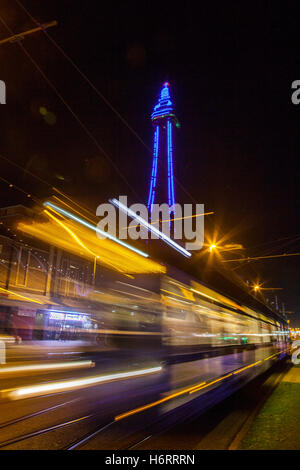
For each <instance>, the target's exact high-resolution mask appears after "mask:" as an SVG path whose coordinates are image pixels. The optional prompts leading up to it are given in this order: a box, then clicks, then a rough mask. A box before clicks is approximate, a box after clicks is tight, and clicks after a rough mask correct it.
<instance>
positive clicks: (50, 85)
mask: <svg viewBox="0 0 300 470" xmlns="http://www.w3.org/2000/svg"><path fill="white" fill-rule="evenodd" d="M0 21H1V23H2V24H3V25H4V27H5V28H6V29H7V31H9V33H10V34H14V31H13V30H12V29H11V28H10V27H9V26H8V24H7V23H6V22H5V20H4V19H3V18H2V16H0ZM17 44H18V46H19V47H20V48H21V49H22V51H23V52H24V54H25V55H26V56H27V58H28V59H29V60H30V62H31V63H32V64H33V65H34V67H35V68H36V69H37V70H38V72H39V73H40V74H41V75H42V77H43V78H44V80H45V81H46V82H47V84H48V85H49V87H50V88H51V89H52V90H53V91H54V92H55V94H56V95H57V96H58V98H59V99H60V100H61V102H62V103H63V104H64V105H65V107H66V108H67V109H68V111H69V112H70V113H71V114H72V116H73V117H74V119H75V120H76V121H77V123H78V124H79V125H80V126H81V128H82V129H83V130H84V131H85V133H86V134H87V135H88V137H89V138H90V139H91V140H92V142H93V143H94V144H95V146H96V147H97V149H98V150H99V151H100V152H101V153H102V154H103V155H104V156H105V158H106V159H107V160H108V161H109V162H110V164H111V165H112V167H113V168H114V169H115V171H116V172H117V173H118V175H119V176H120V177H121V178H122V180H123V181H124V182H125V183H126V185H127V186H128V187H129V188H130V189H131V191H132V193H133V194H134V195H135V196H136V197H137V198H138V199H140V197H139V195H138V194H137V192H136V191H135V189H134V188H133V187H132V186H131V184H130V183H129V181H128V180H127V178H126V177H125V176H124V175H123V173H122V172H121V171H120V170H119V168H118V166H117V165H116V164H115V163H114V161H113V160H112V159H111V158H110V156H109V155H108V153H107V152H106V151H105V150H104V149H103V148H102V146H101V145H100V144H99V142H98V140H97V139H96V137H94V135H93V134H92V133H91V132H90V131H89V129H88V128H87V127H86V125H85V124H84V123H83V122H82V120H81V119H80V118H79V116H78V115H77V113H76V112H75V111H74V110H73V109H72V107H71V106H70V105H69V103H68V102H67V101H66V100H65V99H64V97H63V96H62V94H61V93H60V92H59V91H58V89H57V88H56V86H55V85H54V84H53V83H52V81H51V80H50V79H49V78H48V77H47V75H46V74H45V72H44V71H43V70H42V69H41V67H40V66H39V65H38V63H37V62H36V61H35V59H34V58H33V57H32V55H31V54H30V53H29V52H28V51H27V49H26V48H25V47H24V46H23V44H21V43H20V42H19V41H17Z"/></svg>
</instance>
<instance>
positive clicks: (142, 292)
mask: <svg viewBox="0 0 300 470" xmlns="http://www.w3.org/2000/svg"><path fill="white" fill-rule="evenodd" d="M84 308H85V312H84ZM262 310H263V311H261V310H258V309H254V308H253V307H249V306H247V305H244V304H243V303H241V302H238V301H236V300H234V299H231V298H230V297H228V296H225V295H223V294H220V293H219V292H217V291H216V290H213V289H211V288H209V287H207V286H205V285H204V284H202V283H200V282H198V281H197V280H195V279H193V278H192V277H189V276H187V275H186V274H183V273H180V272H178V271H177V272H176V275H174V273H173V272H171V273H168V274H166V275H164V274H160V275H145V276H135V278H133V279H126V278H124V277H123V278H121V277H117V276H116V277H113V276H109V279H103V282H102V286H101V289H100V288H97V289H90V290H89V291H88V293H87V294H86V295H85V297H84V301H83V302H82V305H81V312H78V313H77V318H76V313H73V314H72V312H71V314H70V312H69V313H68V312H67V313H65V312H64V311H63V310H62V312H60V313H59V312H57V311H56V310H55V309H53V308H50V309H49V310H48V312H47V314H48V320H47V321H46V322H44V324H43V335H44V338H50V337H51V338H54V337H56V338H58V339H68V338H69V339H87V340H90V341H92V342H94V344H95V345H99V346H101V348H102V347H105V346H113V347H116V348H125V349H131V350H132V351H134V350H136V351H137V352H139V351H141V350H142V351H143V352H144V353H147V352H149V354H151V351H152V353H153V352H155V354H162V355H163V356H166V357H168V356H170V357H174V356H180V355H187V354H199V357H201V354H202V355H203V354H206V355H209V356H213V355H221V354H227V353H228V352H230V351H232V350H236V351H237V350H243V349H251V348H252V349H253V348H258V347H261V346H270V347H272V348H275V349H278V348H281V347H283V345H285V344H286V343H287V341H288V328H287V323H286V322H285V320H284V319H283V318H281V317H280V316H279V315H278V314H276V313H275V312H273V311H271V310H270V309H267V308H266V307H265V306H263V305H262ZM42 313H45V312H42V311H40V315H42ZM71 317H72V318H71ZM59 319H61V320H64V321H60V320H59ZM67 320H69V323H70V322H71V323H70V324H69V325H66V321H67ZM80 321H81V323H80ZM59 330H60V331H59ZM68 333H69V336H68Z"/></svg>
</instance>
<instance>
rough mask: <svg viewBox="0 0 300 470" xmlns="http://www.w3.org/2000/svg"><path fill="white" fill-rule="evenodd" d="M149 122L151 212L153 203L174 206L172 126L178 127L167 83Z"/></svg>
mask: <svg viewBox="0 0 300 470" xmlns="http://www.w3.org/2000/svg"><path fill="white" fill-rule="evenodd" d="M151 120H152V123H153V126H154V145H153V161H152V172H151V180H150V189H149V196H148V204H147V207H148V211H149V212H152V206H153V204H154V203H157V204H161V203H164V202H168V205H169V207H171V206H172V205H173V204H175V193H174V172H173V129H174V126H176V127H179V123H178V121H177V118H176V116H175V114H174V107H173V103H172V101H171V98H170V85H169V83H168V82H165V83H164V84H163V88H162V90H161V92H160V98H159V100H158V103H157V105H156V106H155V107H154V110H153V113H152V114H151ZM166 176H167V178H166ZM158 180H159V185H158ZM166 180H167V181H166ZM166 183H167V185H166ZM166 189H167V190H166Z"/></svg>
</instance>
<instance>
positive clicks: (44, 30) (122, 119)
mask: <svg viewBox="0 0 300 470" xmlns="http://www.w3.org/2000/svg"><path fill="white" fill-rule="evenodd" d="M15 2H16V3H17V5H18V6H19V7H20V8H21V9H22V10H23V11H24V12H25V13H26V15H27V16H28V17H29V18H30V19H31V21H33V22H34V23H35V24H36V25H37V26H41V24H40V23H39V22H38V21H37V20H36V19H35V18H34V17H33V16H32V15H31V13H30V12H29V11H28V10H27V8H26V7H25V6H24V5H23V4H22V3H21V2H20V1H19V0H15ZM42 31H43V33H44V34H45V36H47V38H48V39H49V41H50V42H51V43H52V44H53V45H54V46H55V47H56V49H57V50H58V51H59V52H60V53H61V54H62V55H63V56H64V58H65V59H66V60H67V61H68V62H69V63H70V64H71V65H72V66H73V67H74V68H75V70H76V71H77V72H78V73H79V75H80V76H81V77H82V78H83V79H84V80H85V81H86V82H87V83H88V84H89V86H90V87H91V88H92V89H93V90H94V91H95V93H96V94H97V95H98V96H99V97H100V98H101V99H102V100H103V101H104V103H105V104H106V105H107V106H108V107H109V108H110V110H111V111H112V112H113V113H115V115H116V116H117V117H118V118H119V119H120V120H121V121H122V123H123V124H124V125H125V126H126V127H127V129H128V130H129V131H130V132H131V133H132V134H133V135H134V136H135V137H136V138H137V139H138V140H139V142H140V143H141V144H142V145H143V146H144V147H145V148H146V149H147V150H148V152H149V153H151V154H152V149H151V148H150V147H149V146H148V145H147V144H146V142H145V141H144V140H143V139H142V137H140V136H139V134H138V133H137V132H136V131H135V130H134V129H133V127H132V126H131V125H130V124H129V122H128V121H127V120H126V119H125V118H124V117H123V116H122V115H121V114H120V113H119V111H118V110H117V109H116V108H115V107H114V106H113V105H112V104H111V103H110V101H109V100H108V99H107V98H106V97H105V96H104V95H103V93H101V91H100V90H99V89H98V88H97V87H96V85H95V84H94V83H93V82H92V81H91V80H90V79H89V78H88V76H87V75H86V74H85V73H84V72H82V70H81V69H80V68H79V67H78V65H77V64H76V63H75V62H74V61H73V59H71V57H70V56H69V55H68V54H67V53H66V52H65V51H64V49H63V48H62V47H61V46H60V45H59V44H58V43H57V42H56V41H55V39H53V38H52V36H50V34H49V33H48V31H46V29H45V28H42ZM174 178H175V181H176V183H177V184H178V186H179V187H180V189H181V190H182V191H183V192H184V193H185V194H186V195H187V196H188V197H189V198H190V199H191V200H192V201H193V202H194V203H195V204H196V199H195V198H194V197H193V196H192V195H191V193H190V192H189V191H188V190H187V189H186V188H185V187H184V186H183V185H182V184H181V183H180V181H179V180H178V178H177V177H176V176H174Z"/></svg>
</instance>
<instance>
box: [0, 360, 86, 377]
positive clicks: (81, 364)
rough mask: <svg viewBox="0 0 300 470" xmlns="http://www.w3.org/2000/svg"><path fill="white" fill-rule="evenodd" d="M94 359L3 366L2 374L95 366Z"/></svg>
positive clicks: (1, 368) (0, 370) (0, 372)
mask: <svg viewBox="0 0 300 470" xmlns="http://www.w3.org/2000/svg"><path fill="white" fill-rule="evenodd" d="M94 366H95V363H94V362H93V361H73V362H71V361H70V362H58V363H55V362H54V363H52V364H30V365H22V366H10V367H6V366H5V367H1V366H0V374H7V373H11V372H28V371H40V370H59V369H78V368H84V367H94Z"/></svg>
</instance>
